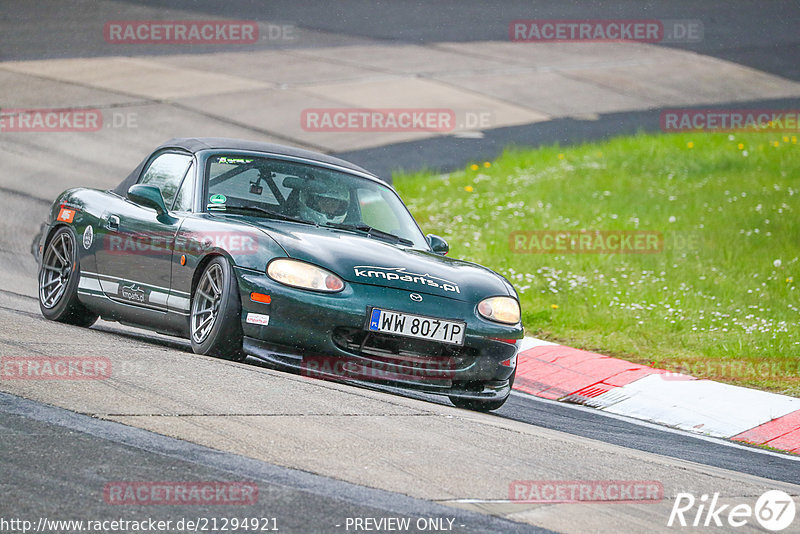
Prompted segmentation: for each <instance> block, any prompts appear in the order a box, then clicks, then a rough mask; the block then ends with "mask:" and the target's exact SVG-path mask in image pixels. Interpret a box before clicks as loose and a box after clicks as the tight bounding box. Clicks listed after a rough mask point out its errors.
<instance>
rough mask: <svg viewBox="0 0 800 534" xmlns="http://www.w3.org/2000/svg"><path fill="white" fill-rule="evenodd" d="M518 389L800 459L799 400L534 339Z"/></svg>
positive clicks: (525, 347)
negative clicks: (773, 450)
mask: <svg viewBox="0 0 800 534" xmlns="http://www.w3.org/2000/svg"><path fill="white" fill-rule="evenodd" d="M514 389H515V390H517V391H521V392H523V393H528V394H530V395H535V396H537V397H542V398H545V399H551V400H559V401H564V402H572V403H577V404H584V405H587V406H592V407H594V408H597V409H599V410H603V411H606V412H609V413H614V414H618V415H624V416H627V417H633V418H636V419H641V420H644V421H650V422H654V423H658V424H662V425H666V426H670V427H674V428H679V429H682V430H686V431H689V432H694V433H698V434H704V435H708V436H714V437H719V438H728V439H732V440H735V441H741V442H746V443H753V444H757V445H767V446H769V447H773V448H776V449H781V450H784V451H790V452H794V453H798V454H800V399H797V398H794V397H787V396H785V395H778V394H776V393H768V392H766V391H759V390H755V389H749V388H743V387H738V386H731V385H728V384H721V383H719V382H714V381H712V380H700V379H697V378H695V377H692V376H688V375H682V374H676V373H670V372H668V371H665V370H664V369H654V368H652V367H647V366H646V365H639V364H635V363H631V362H628V361H625V360H620V359H618V358H612V357H610V356H605V355H603V354H596V353H594V352H588V351H584V350H578V349H573V348H570V347H565V346H563V345H557V344H554V343H550V342H547V341H542V340H539V339H535V338H530V337H528V338H525V339H523V340H522V345H521V347H520V351H519V355H518V357H517V377H516V380H515V381H514Z"/></svg>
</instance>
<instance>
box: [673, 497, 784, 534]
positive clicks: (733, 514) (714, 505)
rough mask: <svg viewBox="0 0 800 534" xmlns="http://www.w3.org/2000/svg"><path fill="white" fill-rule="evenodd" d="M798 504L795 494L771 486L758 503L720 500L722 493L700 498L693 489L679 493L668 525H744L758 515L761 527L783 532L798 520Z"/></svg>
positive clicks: (736, 526)
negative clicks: (724, 501)
mask: <svg viewBox="0 0 800 534" xmlns="http://www.w3.org/2000/svg"><path fill="white" fill-rule="evenodd" d="M795 513H796V507H795V502H794V499H793V498H792V496H791V495H789V494H788V493H786V492H784V491H780V490H770V491H767V492H765V493H764V494H763V495H761V496H760V497H759V498H758V500H756V503H755V506H750V505H749V504H747V503H734V504H731V503H728V504H720V502H719V493H714V494H713V495H711V496H710V497H709V495H707V494H703V495H701V496H700V498H699V499H698V498H696V497H695V496H694V495H692V494H691V493H678V495H677V496H676V497H675V504H673V505H672V512H670V514H669V520H668V521H667V526H668V527H672V526H677V527H685V526H693V527H725V528H726V529H728V528H730V527H733V528H738V527H743V526H745V525H747V524H748V523H751V522H752V520H754V519H755V521H756V522H758V524H759V525H761V527H763V528H765V529H767V530H769V531H771V532H780V531H782V530H785V529H786V528H788V527H789V526H791V525H792V523H793V522H794V518H795Z"/></svg>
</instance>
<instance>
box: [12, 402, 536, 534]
mask: <svg viewBox="0 0 800 534" xmlns="http://www.w3.org/2000/svg"><path fill="white" fill-rule="evenodd" d="M0 449H1V450H2V451H3V454H2V455H0V488H2V490H3V499H2V501H3V502H2V504H1V505H0V518H2V519H5V520H7V521H8V520H10V519H23V520H29V521H32V522H33V523H34V524H37V523H38V521H39V519H40V518H46V519H49V520H63V521H68V520H83V521H88V520H92V521H95V520H100V521H104V520H116V519H124V520H129V521H143V520H146V519H148V518H152V519H154V520H156V521H172V528H170V529H169V530H168V531H169V532H181V531H187V532H188V531H191V532H193V531H194V530H187V529H184V530H181V529H178V528H176V526H177V525H178V521H180V520H181V519H186V520H189V521H198V518H207V519H210V520H211V521H213V518H216V519H217V526H218V528H217V529H213V530H211V531H212V532H214V531H217V532H222V531H224V529H223V525H224V519H223V518H228V519H232V518H235V519H237V520H240V521H241V520H242V519H245V518H258V519H259V521H258V525H259V527H258V528H259V529H261V528H263V527H265V526H266V527H268V528H269V529H272V528H273V527H274V526H277V529H278V530H279V531H280V532H331V533H336V532H346V531H347V528H346V527H347V519H348V518H375V519H380V518H388V517H392V518H395V517H396V518H407V519H410V521H411V523H410V525H411V527H412V528H409V529H408V530H407V532H420V531H422V530H421V529H417V528H414V525H416V524H417V523H416V522H417V521H418V520H419V519H420V518H423V520H424V519H427V518H435V519H438V520H440V521H444V523H442V524H445V525H447V524H449V522H448V519H449V520H452V532H464V533H469V532H474V533H489V532H496V533H498V534H501V533H512V532H520V533H521V532H533V533H538V532H542V533H544V532H549V531H547V530H544V529H540V528H536V527H533V526H530V525H523V524H519V523H513V522H510V521H506V520H503V519H498V518H495V517H492V516H488V515H483V514H478V513H474V512H467V511H462V510H458V509H455V508H452V507H447V506H443V505H439V504H435V503H431V502H429V501H424V500H421V499H413V498H411V497H406V496H404V495H400V494H396V493H390V492H386V491H380V490H374V489H370V488H365V487H362V486H356V485H353V484H349V483H346V482H341V481H337V480H332V479H329V478H325V477H321V476H317V475H313V474H310V473H305V472H302V471H296V470H292V469H287V468H283V467H278V466H274V465H270V464H267V463H264V462H259V461H256V460H251V459H248V458H244V457H242V456H237V455H234V454H226V453H221V452H219V451H215V450H212V449H208V448H206V447H201V446H198V445H193V444H190V443H187V442H185V441H180V440H176V439H172V438H168V437H165V436H160V435H157V434H153V433H151V432H147V431H145V430H140V429H136V428H133V427H129V426H125V425H121V424H118V423H113V422H108V421H100V420H97V419H92V418H91V417H88V416H84V415H79V414H75V413H73V412H69V411H67V410H62V409H60V408H55V407H52V406H47V405H44V404H41V403H37V402H33V401H29V400H24V399H20V398H19V397H15V396H12V395H8V394H5V393H0ZM12 451H13V454H12V453H11V452H12ZM136 481H140V482H141V481H147V482H163V481H172V482H209V481H228V482H247V483H252V484H255V485H256V486H257V487H258V495H257V499H255V500H256V502H255V504H239V505H221V504H210V505H209V504H197V505H195V504H191V505H174V504H170V505H167V504H163V505H157V504H153V505H138V506H137V505H119V504H114V505H112V504H108V503H107V502H106V500H105V496H104V487H105V485H106V484H108V483H125V482H136ZM200 521H202V520H200ZM1 524H2V523H0V525H1ZM423 524H424V523H421V524H420V525H423ZM208 525H213V522H209V523H208ZM67 530H68V529H59V530H56V529H48V530H47V532H51V531H52V532H56V531H59V532H65V531H67ZM107 530H108V531H109V532H110V531H112V530H110V529H107ZM134 530H135V529H129V530H128V531H134ZM195 530H201V529H200V528H198V529H195ZM228 530H229V531H233V532H237V531H238V532H244V531H245V530H244V529H241V528H240V529H233V528H231V527H230V526H229V528H228ZM250 530H252V529H250ZM350 530H351V531H352V524H351V528H350ZM0 531H2V532H9V531H10V529H7V528H3V527H2V526H0ZM114 531H119V530H114ZM122 531H123V532H124V531H125V530H124V529H123V530H122Z"/></svg>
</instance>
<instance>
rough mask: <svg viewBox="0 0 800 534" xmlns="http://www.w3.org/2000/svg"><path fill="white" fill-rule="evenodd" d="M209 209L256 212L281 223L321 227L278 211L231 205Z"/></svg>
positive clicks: (217, 205)
mask: <svg viewBox="0 0 800 534" xmlns="http://www.w3.org/2000/svg"><path fill="white" fill-rule="evenodd" d="M209 208H210V209H211V211H231V210H234V211H235V210H240V211H256V212H258V213H262V214H264V215H266V216H267V217H269V218H271V219H279V220H281V221H291V222H297V223H303V224H310V225H313V226H319V225H318V224H317V223H315V222H313V221H307V220H305V219H299V218H297V217H292V216H291V215H284V214H283V213H279V212H277V211H272V210H268V209H266V208H261V207H258V206H231V205H230V204H228V205H226V206H225V207H224V210H223V209H221V206H220V205H219V204H210V205H209Z"/></svg>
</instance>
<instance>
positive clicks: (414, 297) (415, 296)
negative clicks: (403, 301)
mask: <svg viewBox="0 0 800 534" xmlns="http://www.w3.org/2000/svg"><path fill="white" fill-rule="evenodd" d="M409 297H411V300H413V301H414V302H422V295H420V294H419V293H411V294H410V295H409Z"/></svg>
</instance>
